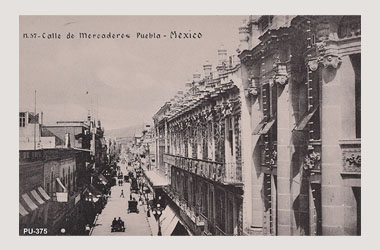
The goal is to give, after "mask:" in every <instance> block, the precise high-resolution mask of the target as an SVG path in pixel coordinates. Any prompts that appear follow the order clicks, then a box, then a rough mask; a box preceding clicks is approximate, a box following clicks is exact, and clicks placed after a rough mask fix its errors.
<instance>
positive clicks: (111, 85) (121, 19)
mask: <svg viewBox="0 0 380 250" xmlns="http://www.w3.org/2000/svg"><path fill="white" fill-rule="evenodd" d="M244 19H247V17H246V16H21V17H20V50H19V52H20V54H19V57H20V65H19V66H20V78H19V79H20V83H19V84H20V85H19V104H20V106H19V109H20V111H33V110H34V93H35V90H36V91H37V95H36V96H37V98H36V99H37V101H36V103H37V105H36V107H37V112H40V111H43V113H44V123H45V124H53V123H55V122H56V121H57V120H85V119H86V118H87V113H88V110H91V113H92V115H93V116H94V117H96V118H97V119H99V120H101V121H102V126H103V127H104V128H105V130H106V131H107V129H115V128H122V127H128V126H135V125H138V124H142V123H144V122H150V123H152V117H153V115H154V114H155V113H156V112H157V111H158V110H159V109H160V107H161V106H163V105H164V103H165V102H166V101H169V100H170V98H172V97H173V96H174V95H175V93H176V92H177V91H178V90H181V89H183V88H184V84H185V82H186V81H187V80H189V79H192V74H193V73H194V72H196V71H198V72H200V73H203V67H202V66H203V64H204V63H205V62H206V60H208V61H210V62H211V64H212V65H213V70H215V66H216V64H217V60H218V59H217V49H218V48H220V47H221V45H223V46H224V48H226V49H227V51H228V54H229V55H232V54H236V49H237V48H238V45H239V34H238V27H239V26H240V25H241V24H242V22H243V20H244ZM190 30H191V32H197V33H198V32H201V33H202V37H201V38H200V39H169V38H168V37H166V38H163V37H162V36H163V34H166V35H167V36H169V34H170V32H171V31H176V32H189V31H190ZM69 32H70V33H71V34H74V35H75V38H74V39H66V36H67V33H69ZM79 32H87V33H96V34H98V33H108V32H113V33H123V34H130V36H131V37H130V38H129V39H79V38H78V34H79ZM137 32H140V33H145V34H146V33H149V32H150V33H156V35H157V34H158V33H160V34H161V39H142V38H137V37H136V35H137ZM34 33H36V36H42V35H43V33H45V34H46V35H47V34H60V35H61V39H43V38H42V37H40V38H38V37H37V38H25V37H24V34H28V36H29V37H31V36H33V34H34ZM53 36H54V35H53Z"/></svg>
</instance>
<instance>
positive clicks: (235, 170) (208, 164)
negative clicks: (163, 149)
mask: <svg viewBox="0 0 380 250" xmlns="http://www.w3.org/2000/svg"><path fill="white" fill-rule="evenodd" d="M164 162H165V163H167V164H170V165H172V166H174V167H177V168H180V169H183V170H185V171H188V172H191V173H193V174H196V175H198V176H201V177H204V178H207V179H209V180H212V181H217V182H219V183H222V184H224V185H241V184H242V171H241V169H242V167H241V163H220V162H214V161H207V160H200V159H193V158H188V157H183V156H175V155H170V154H164Z"/></svg>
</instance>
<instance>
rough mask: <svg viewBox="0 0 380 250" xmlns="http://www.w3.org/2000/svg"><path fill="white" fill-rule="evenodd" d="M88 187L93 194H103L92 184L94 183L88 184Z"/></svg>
mask: <svg viewBox="0 0 380 250" xmlns="http://www.w3.org/2000/svg"><path fill="white" fill-rule="evenodd" d="M87 187H88V190H89V191H90V192H91V193H92V194H93V195H98V194H99V195H101V194H102V192H100V191H99V190H98V189H97V188H96V187H94V185H92V184H89V185H87Z"/></svg>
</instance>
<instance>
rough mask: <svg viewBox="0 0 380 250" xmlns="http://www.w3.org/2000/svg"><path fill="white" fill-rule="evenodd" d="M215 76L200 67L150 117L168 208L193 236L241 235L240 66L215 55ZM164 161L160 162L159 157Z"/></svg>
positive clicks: (208, 66)
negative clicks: (180, 89) (165, 183)
mask: <svg viewBox="0 0 380 250" xmlns="http://www.w3.org/2000/svg"><path fill="white" fill-rule="evenodd" d="M218 55H219V62H218V65H217V67H216V69H217V71H216V72H212V66H211V64H210V63H208V62H206V64H205V65H204V78H203V79H201V75H200V74H199V73H195V74H194V75H193V81H192V82H190V81H189V82H187V83H186V90H185V91H179V92H178V93H177V95H176V96H175V97H174V98H173V99H172V100H171V101H170V102H168V103H166V104H165V105H164V106H163V107H162V108H161V109H160V111H159V112H158V113H157V114H156V115H155V116H154V120H155V127H156V134H157V135H158V138H157V140H158V142H157V163H158V167H160V168H162V167H163V168H165V171H164V172H166V174H167V178H168V179H169V183H170V185H169V186H168V187H166V188H165V189H164V190H165V192H166V194H167V196H168V197H167V198H168V200H169V206H171V207H172V209H173V210H174V211H176V214H177V216H178V217H179V218H180V220H181V221H183V224H185V225H186V226H187V228H188V229H189V230H190V231H191V232H192V233H193V234H196V235H241V234H242V233H243V214H242V205H243V183H242V181H243V179H242V166H243V159H242V151H241V143H242V132H241V129H242V125H241V124H242V113H241V107H242V101H241V96H242V94H243V91H241V88H240V87H239V86H241V81H240V65H239V63H236V62H234V61H233V60H234V59H235V60H236V58H233V57H230V58H227V51H226V50H225V49H224V48H221V49H219V50H218ZM161 155H162V156H161Z"/></svg>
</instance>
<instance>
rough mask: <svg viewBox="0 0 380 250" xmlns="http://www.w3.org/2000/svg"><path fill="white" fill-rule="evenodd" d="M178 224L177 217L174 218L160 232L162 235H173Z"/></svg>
mask: <svg viewBox="0 0 380 250" xmlns="http://www.w3.org/2000/svg"><path fill="white" fill-rule="evenodd" d="M178 223H179V220H178V218H177V216H174V217H173V219H172V220H171V221H170V224H169V225H168V226H167V227H166V228H165V229H163V230H162V235H164V236H170V235H171V234H172V233H173V231H174V229H175V227H176V226H177V224H178Z"/></svg>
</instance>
